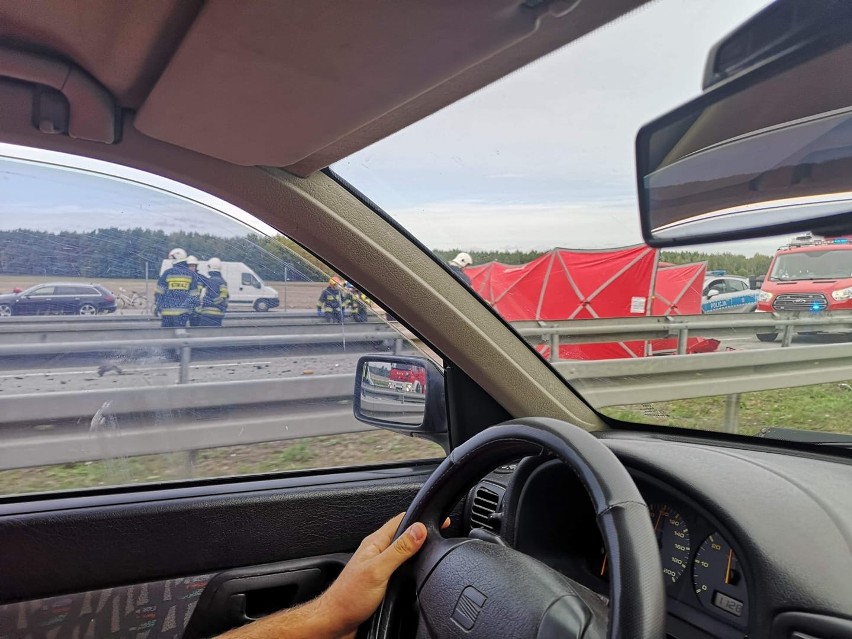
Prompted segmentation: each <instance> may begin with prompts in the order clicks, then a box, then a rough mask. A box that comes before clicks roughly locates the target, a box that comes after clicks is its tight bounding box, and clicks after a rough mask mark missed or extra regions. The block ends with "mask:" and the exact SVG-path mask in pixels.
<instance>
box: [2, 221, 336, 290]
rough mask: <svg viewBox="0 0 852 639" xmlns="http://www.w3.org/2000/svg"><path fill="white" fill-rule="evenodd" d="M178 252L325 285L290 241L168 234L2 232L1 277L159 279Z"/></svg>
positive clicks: (322, 272) (320, 272)
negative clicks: (163, 265)
mask: <svg viewBox="0 0 852 639" xmlns="http://www.w3.org/2000/svg"><path fill="white" fill-rule="evenodd" d="M175 247H181V248H183V249H185V250H186V251H187V253H189V254H190V255H195V256H196V257H198V259H200V260H205V259H209V258H211V257H218V258H220V259H222V260H223V261H226V262H245V263H246V264H248V265H249V266H250V267H251V268H253V269H254V270H255V271H256V272H257V274H258V275H260V277H262V278H263V279H266V280H273V281H281V280H284V279H285V276H286V278H287V279H288V280H290V281H321V280H323V279H325V278H326V277H327V272H328V269H327V267H326V266H325V265H324V264H323V263H322V262H320V261H319V260H318V259H317V258H315V257H314V256H313V255H311V254H310V253H309V252H307V251H305V250H304V249H303V248H302V247H301V246H299V245H298V244H296V243H295V242H293V241H292V240H290V239H288V238H286V237H284V236H277V237H266V236H263V235H257V234H249V235H246V236H245V237H220V236H216V235H208V234H202V233H196V232H192V233H187V232H183V231H181V232H174V233H165V232H163V231H154V230H151V229H142V228H135V229H118V228H105V229H97V230H95V231H91V232H87V233H80V232H71V231H62V232H59V233H51V232H46V231H33V230H27V229H18V230H14V231H0V272H1V273H3V274H6V275H44V276H53V277H85V278H92V279H97V278H122V279H143V278H144V277H145V269H146V263H147V268H148V276H149V277H151V278H156V277H158V276H159V274H160V264H161V262H162V260H163V259H164V258H165V257H166V256H167V255H168V253H169V251H170V250H171V249H173V248H175Z"/></svg>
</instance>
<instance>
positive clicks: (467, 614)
mask: <svg viewBox="0 0 852 639" xmlns="http://www.w3.org/2000/svg"><path fill="white" fill-rule="evenodd" d="M486 599H488V597H486V596H485V595H483V594H482V593H481V592H479V591H478V590H477V589H476V588H474V587H473V586H468V587H467V588H465V589H464V590H462V594H461V595H460V596H459V600H458V601H457V602H456V607H455V610H453V616H452V620H453V621H455V622H456V623H457V624H458V625H459V626H461V627H462V628H464V629H465V630H470V629H471V628H473V626H474V624H475V623H476V619H477V617H479V613H480V612H482V607H483V606H484V605H485V600H486Z"/></svg>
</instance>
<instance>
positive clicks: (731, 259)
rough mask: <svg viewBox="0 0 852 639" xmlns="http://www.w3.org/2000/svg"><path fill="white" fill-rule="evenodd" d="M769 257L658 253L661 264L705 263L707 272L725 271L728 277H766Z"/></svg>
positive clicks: (729, 254)
mask: <svg viewBox="0 0 852 639" xmlns="http://www.w3.org/2000/svg"><path fill="white" fill-rule="evenodd" d="M771 260H772V257H771V256H770V255H761V254H760V253H755V254H754V255H752V256H751V257H746V256H745V255H737V254H735V253H701V252H699V251H663V252H662V253H660V261H661V262H671V263H672V264H689V263H692V262H707V270H708V271H718V270H721V271H726V272H727V273H728V274H730V275H742V276H744V277H748V276H750V275H754V276H759V275H766V273H767V272H768V271H769V262H770V261H771Z"/></svg>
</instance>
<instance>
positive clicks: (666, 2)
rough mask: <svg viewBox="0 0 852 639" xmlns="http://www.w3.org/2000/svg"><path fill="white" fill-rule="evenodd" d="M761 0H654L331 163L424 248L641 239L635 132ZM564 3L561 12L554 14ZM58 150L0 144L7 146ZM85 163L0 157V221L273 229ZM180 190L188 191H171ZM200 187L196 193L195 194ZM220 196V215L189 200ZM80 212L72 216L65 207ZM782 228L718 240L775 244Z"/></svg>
mask: <svg viewBox="0 0 852 639" xmlns="http://www.w3.org/2000/svg"><path fill="white" fill-rule="evenodd" d="M767 4H768V0H657V1H656V2H653V3H651V4H649V5H648V6H646V7H644V8H642V9H640V10H638V11H635V12H634V13H632V14H630V15H628V16H626V17H624V18H622V19H621V20H618V21H616V22H615V23H614V24H612V25H609V26H606V27H604V28H603V29H600V30H598V31H597V32H594V33H592V34H591V35H589V36H587V37H585V38H583V39H581V40H579V41H577V42H575V43H573V44H571V45H568V46H567V47H565V48H563V49H562V50H560V51H557V52H555V53H553V54H551V55H549V56H547V57H546V58H544V59H542V60H539V61H536V62H534V63H532V64H531V65H529V66H527V67H525V68H523V69H521V70H519V71H518V72H516V73H514V74H513V75H511V76H509V77H508V78H505V79H503V80H501V81H499V82H497V83H495V84H493V85H491V86H489V87H486V88H485V89H483V90H481V91H479V92H478V93H476V94H474V95H472V96H469V97H468V98H465V99H463V100H461V101H459V102H458V103H456V104H454V105H450V106H449V107H447V108H446V109H444V110H443V111H440V112H438V113H437V114H435V115H433V116H431V117H429V118H427V119H425V120H423V121H421V122H419V123H416V124H415V125H412V126H411V127H409V128H408V129H406V130H404V131H402V132H400V133H398V134H396V135H394V136H391V137H389V138H387V139H385V140H383V141H381V142H379V143H377V144H375V145H373V146H371V147H368V148H367V149H365V150H363V151H361V152H359V153H356V154H355V155H353V156H351V157H350V158H348V159H346V160H344V161H343V162H340V163H338V164H337V165H335V167H334V168H335V170H337V171H338V172H340V173H341V174H342V175H343V176H344V177H345V178H346V179H347V180H348V181H350V182H351V183H352V184H354V185H355V186H356V187H357V188H359V189H360V190H362V191H363V192H364V193H365V194H366V195H368V196H369V197H370V198H371V199H373V200H374V201H375V202H377V203H378V204H379V205H380V206H382V207H383V208H384V209H385V210H386V211H388V212H389V213H390V214H391V215H392V216H393V217H395V218H396V219H397V220H398V221H399V222H400V223H401V224H402V225H403V226H405V227H406V228H408V229H409V230H410V231H411V232H412V233H413V234H414V235H415V236H417V237H418V238H419V239H420V240H421V241H423V243H424V244H426V245H427V246H429V247H430V248H437V249H451V248H460V249H467V250H476V249H485V250H515V249H521V250H530V249H537V250H547V249H550V248H553V247H555V246H561V247H568V248H598V247H600V248H607V247H614V246H627V245H632V244H637V243H640V242H641V236H640V233H639V217H638V210H637V205H636V192H635V173H634V156H633V153H634V151H633V143H634V139H635V135H636V132H637V130H638V129H639V127H640V126H642V125H643V124H645V123H646V122H648V121H650V120H652V119H654V118H655V117H657V116H659V115H662V114H663V113H665V112H666V111H668V110H670V109H672V108H674V107H676V106H678V105H679V104H681V103H683V102H685V101H687V100H689V99H691V98H693V97H696V96H697V95H698V94H699V93H700V83H701V76H702V73H703V69H704V64H705V62H706V56H707V52H708V50H709V49H710V48H711V47H712V45H713V44H715V43H716V42H717V41H718V40H719V39H720V38H721V37H722V36H724V35H725V34H726V33H728V32H730V31H731V30H732V29H733V28H734V27H736V26H737V25H739V24H740V23H742V22H743V21H744V20H746V19H747V18H748V17H750V16H751V15H753V14H754V13H756V12H757V11H758V10H760V9H761V8H763V7H764V6H766V5H767ZM563 19H565V20H569V19H570V15H569V16H567V17H565V18H563ZM3 155H6V156H12V157H25V158H28V159H31V160H46V161H55V162H67V160H63V159H62V156H61V155H59V154H52V153H49V152H43V151H36V150H26V149H21V148H19V147H14V146H11V145H3V144H0V156H3ZM75 162H76V164H77V166H79V167H80V168H83V169H87V170H95V171H103V172H105V173H114V174H116V175H119V176H122V177H124V178H126V179H130V180H136V181H138V182H144V183H148V184H150V185H152V186H153V188H146V187H143V186H140V185H139V184H132V185H129V184H126V183H122V182H120V181H113V182H112V183H110V184H105V183H104V181H103V179H102V178H101V177H99V176H98V177H91V176H89V175H86V174H85V173H84V172H80V171H63V172H60V173H57V172H56V171H55V169H53V168H49V169H45V168H41V167H38V166H35V165H29V164H21V163H10V162H8V161H4V160H3V159H2V157H0V193H2V197H1V198H0V229H10V228H18V227H20V226H22V224H21V220H26V222H27V226H28V227H30V228H39V229H43V230H50V231H58V230H89V229H88V228H85V227H90V228H96V227H103V226H118V227H124V228H130V227H134V226H148V227H152V228H162V229H163V230H164V231H166V232H169V231H172V230H187V231H199V232H210V233H214V234H217V235H237V234H244V233H245V232H246V228H245V227H244V226H242V225H240V224H238V223H236V222H234V219H240V220H243V221H249V222H250V223H251V224H252V225H253V226H254V227H255V228H257V229H260V230H263V231H265V232H272V231H273V230H272V229H271V228H270V227H268V226H266V225H264V224H263V223H259V222H256V221H255V222H252V221H251V220H253V218H251V216H249V215H248V214H246V213H244V212H241V211H239V209H236V207H233V206H231V205H229V204H227V203H225V202H222V201H221V200H218V199H217V198H213V197H211V196H208V195H206V194H203V193H201V192H198V191H196V190H194V189H190V188H187V187H183V186H182V185H179V184H177V183H174V182H171V181H170V180H164V179H163V178H159V177H157V176H152V175H149V174H144V173H142V172H140V171H135V170H132V169H125V168H119V167H110V166H109V165H107V164H105V163H102V162H97V161H93V160H87V159H79V160H75ZM166 191H172V192H173V193H179V194H181V195H183V196H184V197H183V199H176V198H175V197H173V196H172V195H167V194H166V193H165V192H166ZM199 203H200V204H199ZM200 205H202V206H203V208H207V210H208V211H209V210H210V209H209V208H208V207H213V208H214V209H218V210H220V211H224V212H225V213H226V214H227V215H228V216H230V217H227V216H222V215H204V216H199V215H198V207H199V206H200ZM72 220H73V222H72ZM778 245H779V241H778V240H777V239H772V240H768V241H752V242H743V243H738V244H737V245H711V246H707V247H702V249H704V250H709V251H722V250H733V251H735V252H738V253H745V254H749V255H750V254H752V253H754V252H758V251H759V252H763V253H768V254H771V253H773V252H774V250H775V248H777V246H778Z"/></svg>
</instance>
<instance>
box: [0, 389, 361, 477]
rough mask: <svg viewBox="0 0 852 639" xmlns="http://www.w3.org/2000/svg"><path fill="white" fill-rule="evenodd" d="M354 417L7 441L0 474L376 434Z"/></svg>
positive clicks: (321, 413)
mask: <svg viewBox="0 0 852 639" xmlns="http://www.w3.org/2000/svg"><path fill="white" fill-rule="evenodd" d="M374 428H375V427H373V426H368V425H366V424H362V423H361V422H359V421H357V420H356V419H355V417H354V416H353V415H352V407H351V406H343V407H341V406H340V405H325V404H324V405H300V406H298V407H293V408H291V409H288V410H286V411H285V410H283V409H281V410H280V412H278V413H276V414H272V415H268V414H259V415H258V414H249V415H242V416H240V417H238V418H232V419H216V420H197V419H193V418H192V417H190V418H189V419H186V420H184V421H180V420H176V421H167V422H164V423H156V424H148V425H145V426H144V427H133V426H130V427H127V426H125V425H121V427H120V428H115V429H112V428H110V427H107V428H106V429H104V430H101V431H97V432H91V431H77V432H56V433H51V434H50V435H47V436H39V437H14V438H5V437H4V439H3V445H2V446H0V470H10V469H15V468H28V467H38V466H49V465H54V464H71V463H79V462H88V461H95V460H103V459H120V458H123V457H135V456H139V455H156V454H160V453H175V452H187V453H192V452H194V451H197V450H199V449H203V448H218V447H222V446H239V445H247V444H260V443H264V442H278V441H286V440H290V439H298V438H301V437H317V436H320V435H341V434H345V433H356V432H361V431H370V430H374Z"/></svg>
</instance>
